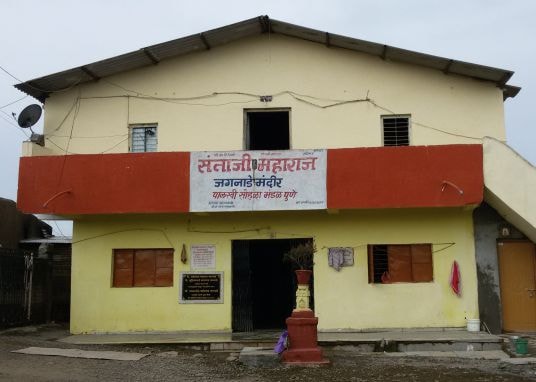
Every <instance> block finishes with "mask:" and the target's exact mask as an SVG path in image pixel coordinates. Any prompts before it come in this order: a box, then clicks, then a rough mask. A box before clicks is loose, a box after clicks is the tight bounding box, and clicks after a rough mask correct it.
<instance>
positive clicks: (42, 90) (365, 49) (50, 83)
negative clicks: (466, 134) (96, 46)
mask: <svg viewBox="0 0 536 382" xmlns="http://www.w3.org/2000/svg"><path fill="white" fill-rule="evenodd" d="M268 32H270V33H277V34H281V35H285V36H290V37H295V38H299V39H303V40H307V41H312V42H316V43H320V44H325V45H326V46H328V47H337V48H344V49H350V50H354V51H357V52H362V53H367V54H372V55H374V56H378V57H381V58H382V59H384V60H392V61H398V62H403V63H409V64H414V65H420V66H424V67H427V68H432V69H437V70H441V71H443V72H444V73H446V74H449V73H452V74H457V75H461V76H466V77H471V78H477V79H480V80H485V81H491V82H494V83H495V84H496V85H497V86H498V87H500V88H501V89H503V94H504V98H505V99H506V98H508V97H515V96H516V95H517V93H518V92H519V90H520V89H521V88H519V87H516V86H511V85H507V84H506V83H507V82H508V80H509V79H510V77H512V75H513V74H514V72H512V71H509V70H504V69H499V68H493V67H489V66H483V65H477V64H472V63H468V62H463V61H458V60H453V59H449V58H444V57H438V56H433V55H429V54H424V53H419V52H414V51H411V50H406V49H401V48H396V47H393V46H389V45H382V44H378V43H374V42H370V41H365V40H359V39H355V38H351V37H346V36H341V35H337V34H331V33H328V32H322V31H319V30H315V29H310V28H306V27H302V26H299V25H294V24H289V23H285V22H283V21H279V20H274V19H270V18H269V17H268V16H259V17H255V18H252V19H249V20H245V21H241V22H238V23H235V24H230V25H227V26H224V27H221V28H216V29H212V30H209V31H206V32H202V33H198V34H194V35H190V36H186V37H182V38H179V39H176V40H171V41H167V42H163V43H160V44H156V45H151V46H148V47H145V48H141V49H139V50H137V51H133V52H129V53H125V54H122V55H119V56H116V57H112V58H107V59H105V60H101V61H96V62H93V63H90V64H87V65H83V66H79V67H76V68H72V69H68V70H64V71H62V72H58V73H54V74H50V75H47V76H44V77H40V78H35V79H33V80H29V81H26V82H23V83H20V84H17V85H15V87H16V88H17V89H19V90H21V91H23V92H25V93H27V94H29V95H31V96H32V97H35V98H36V99H38V100H39V101H41V102H44V100H45V99H46V98H47V97H48V95H49V94H50V93H53V92H56V91H59V90H63V89H67V88H70V87H73V86H76V85H78V84H80V83H84V82H90V81H96V80H98V79H99V78H103V77H107V76H112V75H114V74H118V73H121V72H125V71H128V70H132V69H137V68H141V67H144V66H149V65H155V64H158V63H159V62H160V61H162V60H166V59H169V58H174V57H177V56H181V55H184V54H188V53H191V52H195V51H199V50H206V49H211V48H213V47H217V46H221V45H224V44H227V43H230V42H232V41H236V40H239V39H242V38H245V37H249V36H253V35H257V34H262V33H268Z"/></svg>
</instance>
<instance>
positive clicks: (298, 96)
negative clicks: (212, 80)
mask: <svg viewBox="0 0 536 382" xmlns="http://www.w3.org/2000/svg"><path fill="white" fill-rule="evenodd" d="M101 80H102V81H103V82H106V83H108V84H110V85H112V86H115V87H117V88H119V89H121V90H123V91H126V92H128V93H132V94H120V95H111V96H95V97H79V98H77V99H75V102H73V105H72V106H71V108H70V109H69V111H68V112H67V114H66V115H65V117H64V118H63V120H62V121H61V123H60V124H59V125H58V127H56V128H55V129H54V131H57V130H59V129H60V128H61V127H62V126H63V124H64V123H65V121H66V120H67V118H68V117H69V115H70V114H71V113H72V111H73V109H74V108H75V106H76V105H77V104H78V103H80V100H82V99H84V100H85V99H107V98H125V97H126V98H127V99H128V113H129V115H130V98H136V99H142V100H143V99H145V100H155V101H162V102H168V103H173V104H181V105H189V106H207V107H214V106H225V105H230V104H247V103H251V102H255V101H258V100H259V98H260V97H261V95H260V94H254V93H248V92H240V91H221V92H213V93H209V94H202V95H196V96H190V97H156V96H151V95H148V94H145V93H143V92H140V91H137V90H133V89H129V88H127V87H125V86H122V85H120V84H117V83H115V82H112V81H109V80H106V79H101ZM368 94H369V92H368V91H367V95H366V97H365V98H355V99H347V100H342V99H332V98H323V97H317V96H313V95H308V94H302V93H298V92H294V91H292V90H283V91H280V92H277V93H273V94H272V97H279V96H282V95H289V96H290V97H292V98H293V99H295V100H296V101H298V102H302V103H305V104H307V105H309V106H312V107H316V108H320V109H328V108H332V107H337V106H342V105H348V104H354V103H364V102H366V103H370V104H371V105H373V106H374V107H376V108H378V109H380V110H382V111H385V112H387V113H389V114H393V115H399V114H400V113H396V112H394V111H393V110H391V109H389V108H388V107H386V106H383V105H381V104H379V103H378V102H376V101H375V100H373V99H371V98H369V96H368ZM223 95H239V96H245V97H250V98H252V100H249V101H245V100H244V101H230V102H224V103H217V104H206V103H192V102H184V101H189V100H201V99H209V98H213V97H216V96H223ZM311 100H316V101H319V102H330V103H329V104H327V105H323V104H319V103H316V102H313V101H311ZM78 107H79V106H78ZM412 124H413V125H415V126H419V127H423V128H426V129H430V130H434V131H437V132H439V133H443V134H447V135H451V136H455V137H459V138H465V139H471V140H479V141H482V139H483V137H475V136H469V135H464V134H458V133H454V132H450V131H447V130H443V129H439V128H436V127H433V126H430V125H428V124H424V123H421V122H419V121H417V120H412ZM47 135H48V134H47ZM49 136H54V135H49ZM125 136H126V134H125ZM58 137H60V136H58ZM105 137H109V136H104V135H103V136H92V137H87V138H94V139H96V138H105ZM77 138H82V137H81V136H80V137H76V136H72V135H69V139H77ZM84 138H85V137H84ZM56 146H57V145H56ZM105 151H106V150H105Z"/></svg>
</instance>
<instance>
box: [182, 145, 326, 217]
mask: <svg viewBox="0 0 536 382" xmlns="http://www.w3.org/2000/svg"><path fill="white" fill-rule="evenodd" d="M326 157H327V155H326V150H284V151H218V152H208V151H197V152H192V153H191V154H190V211H192V212H209V211H268V210H318V209H325V208H326V206H327V203H326V164H327V159H326Z"/></svg>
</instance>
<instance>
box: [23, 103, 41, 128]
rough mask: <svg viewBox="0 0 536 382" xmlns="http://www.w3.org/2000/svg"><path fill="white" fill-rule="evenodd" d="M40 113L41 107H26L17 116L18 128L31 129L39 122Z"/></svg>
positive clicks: (35, 105) (34, 105)
mask: <svg viewBox="0 0 536 382" xmlns="http://www.w3.org/2000/svg"><path fill="white" fill-rule="evenodd" d="M41 112H42V110H41V106H39V105H37V104H33V105H30V106H26V107H25V108H24V110H23V111H21V112H20V114H19V119H18V120H17V122H18V123H19V126H20V127H23V128H27V127H30V128H31V127H32V126H33V125H35V124H36V123H37V121H39V118H41ZM30 130H31V129H30Z"/></svg>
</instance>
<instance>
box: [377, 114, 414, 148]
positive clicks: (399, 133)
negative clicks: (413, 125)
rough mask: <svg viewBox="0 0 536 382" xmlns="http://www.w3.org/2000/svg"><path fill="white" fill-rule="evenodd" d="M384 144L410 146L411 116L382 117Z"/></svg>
mask: <svg viewBox="0 0 536 382" xmlns="http://www.w3.org/2000/svg"><path fill="white" fill-rule="evenodd" d="M382 125H383V145H384V146H409V117H407V116H406V117H404V116H385V117H382Z"/></svg>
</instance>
